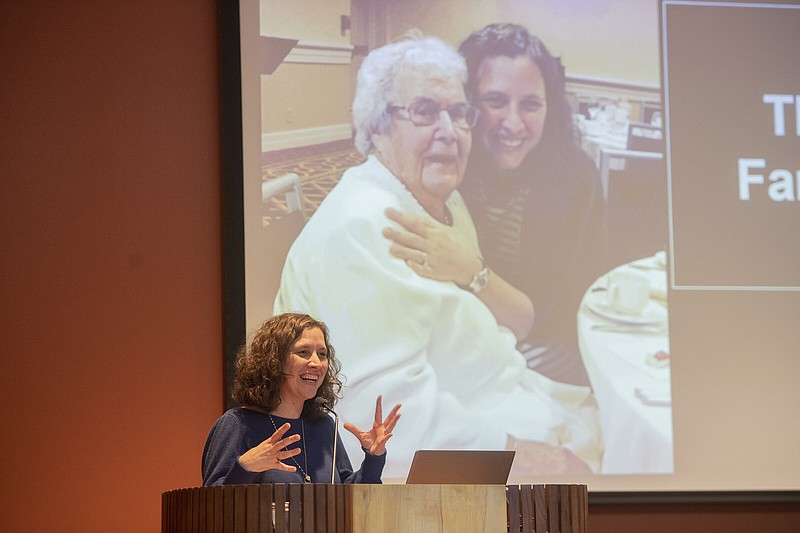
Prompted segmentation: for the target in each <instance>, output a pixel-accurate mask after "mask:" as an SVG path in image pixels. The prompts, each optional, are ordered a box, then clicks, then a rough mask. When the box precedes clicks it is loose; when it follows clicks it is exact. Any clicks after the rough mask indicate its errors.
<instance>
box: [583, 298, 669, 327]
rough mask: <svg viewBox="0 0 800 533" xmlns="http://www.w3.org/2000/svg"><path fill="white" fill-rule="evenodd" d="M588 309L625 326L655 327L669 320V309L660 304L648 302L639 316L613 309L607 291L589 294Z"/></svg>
mask: <svg viewBox="0 0 800 533" xmlns="http://www.w3.org/2000/svg"><path fill="white" fill-rule="evenodd" d="M584 303H585V304H586V307H588V308H589V310H590V311H592V312H593V313H595V314H597V315H599V316H601V317H603V318H606V319H608V320H613V321H614V322H620V323H623V324H641V325H654V324H661V323H663V322H666V320H667V309H666V308H665V307H664V306H663V305H662V304H660V303H658V302H655V301H653V300H652V299H650V300H647V304H645V306H644V309H643V310H642V312H641V313H639V314H638V315H628V314H625V313H620V312H618V311H615V310H613V309H611V307H609V305H608V300H607V298H606V291H605V290H601V291H595V292H591V291H590V292H589V294H587V295H586V299H585V300H584Z"/></svg>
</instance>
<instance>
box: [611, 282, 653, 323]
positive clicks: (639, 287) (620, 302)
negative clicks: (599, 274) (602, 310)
mask: <svg viewBox="0 0 800 533" xmlns="http://www.w3.org/2000/svg"><path fill="white" fill-rule="evenodd" d="M606 295H607V297H608V306H609V307H610V308H611V309H612V310H614V311H616V312H617V313H621V314H624V315H640V314H641V313H642V310H643V309H644V306H645V305H647V300H649V299H650V283H649V282H648V281H647V278H645V277H644V276H641V275H639V274H636V273H635V272H626V271H616V272H612V273H611V274H609V275H608V286H607V289H606Z"/></svg>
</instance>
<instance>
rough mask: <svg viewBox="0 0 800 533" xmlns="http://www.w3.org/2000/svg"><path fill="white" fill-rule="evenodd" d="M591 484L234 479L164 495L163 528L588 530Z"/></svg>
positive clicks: (174, 531) (189, 532)
mask: <svg viewBox="0 0 800 533" xmlns="http://www.w3.org/2000/svg"><path fill="white" fill-rule="evenodd" d="M587 509H588V497H587V491H586V486H585V485H509V486H507V487H506V486H502V485H328V484H308V485H294V484H290V485H286V484H279V483H277V484H273V485H227V486H224V487H194V488H186V489H177V490H172V491H169V492H165V493H164V494H162V526H161V531H162V532H163V533H195V532H199V533H401V532H402V533H408V532H411V533H450V532H452V533H472V532H475V533H484V532H487V533H503V532H509V533H573V532H574V533H586V530H587V526H586V516H587Z"/></svg>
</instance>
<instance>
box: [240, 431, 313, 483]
mask: <svg viewBox="0 0 800 533" xmlns="http://www.w3.org/2000/svg"><path fill="white" fill-rule="evenodd" d="M291 427H292V426H290V425H289V424H288V423H286V424H284V425H282V426H281V427H279V428H278V430H277V431H275V433H273V434H272V436H270V437H269V438H268V439H267V440H265V441H263V442H262V443H261V444H259V445H258V446H255V447H254V448H250V449H249V450H247V451H246V452H244V453H243V454H242V455H241V456H240V457H239V464H240V465H242V468H244V469H245V470H247V471H248V472H264V471H266V470H285V471H286V472H294V471H295V470H297V468H296V467H294V466H291V465H287V464H283V463H282V462H281V461H282V460H284V459H288V458H290V457H294V456H295V455H298V454H299V453H300V451H301V450H300V448H293V449H291V450H285V449H284V448H286V447H287V446H289V445H290V444H293V443H295V442H297V441H299V440H300V435H297V434H294V435H289V436H288V437H286V438H283V436H284V435H285V434H286V432H287V431H289V428H291Z"/></svg>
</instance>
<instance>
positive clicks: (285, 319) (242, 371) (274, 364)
mask: <svg viewBox="0 0 800 533" xmlns="http://www.w3.org/2000/svg"><path fill="white" fill-rule="evenodd" d="M310 328H318V329H320V330H321V331H322V334H323V335H324V337H325V347H326V348H327V350H328V372H327V373H326V374H325V377H324V379H323V381H322V385H320V387H319V390H317V396H316V397H315V398H312V399H310V400H306V402H305V403H304V405H303V412H302V415H301V416H305V417H316V416H321V415H323V414H325V409H324V408H323V407H322V406H321V405H319V404H318V403H316V399H317V398H324V399H325V403H326V404H327V405H328V406H330V407H333V406H334V405H335V404H336V401H337V400H338V398H339V392H340V391H341V390H342V382H341V381H340V380H339V370H340V369H341V365H340V363H339V360H338V359H336V356H335V352H334V350H333V346H331V343H330V338H329V334H328V327H327V326H326V325H325V323H324V322H320V321H319V320H316V319H314V318H311V317H310V316H308V315H304V314H300V313H284V314H281V315H275V316H273V317H271V318H269V319H267V320H266V321H265V322H264V323H263V324H262V325H261V327H259V328H258V330H256V333H255V336H254V337H253V340H252V342H250V344H249V345H248V344H246V343H245V344H244V345H243V346H242V347H241V348H240V349H239V353H238V354H237V356H236V377H235V378H234V381H233V393H232V396H233V399H234V400H236V401H237V402H239V403H240V404H242V405H254V406H258V407H260V408H262V409H264V410H265V411H267V412H273V411H274V410H275V409H277V407H278V405H279V404H280V403H281V397H280V392H281V388H282V387H283V384H284V382H285V381H286V375H285V374H284V373H283V367H284V364H285V362H286V358H287V356H288V355H289V350H290V349H291V347H292V345H293V344H294V342H295V341H296V340H297V339H299V338H300V336H301V335H302V334H303V332H304V331H305V330H307V329H310Z"/></svg>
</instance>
